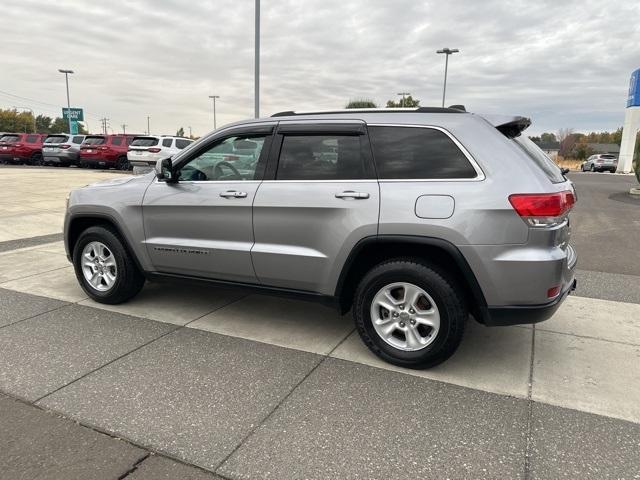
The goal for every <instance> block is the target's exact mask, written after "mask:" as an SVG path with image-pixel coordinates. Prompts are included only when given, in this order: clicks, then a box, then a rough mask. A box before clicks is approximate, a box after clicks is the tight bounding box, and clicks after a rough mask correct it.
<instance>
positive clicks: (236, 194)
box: [220, 190, 247, 198]
mask: <svg viewBox="0 0 640 480" xmlns="http://www.w3.org/2000/svg"><path fill="white" fill-rule="evenodd" d="M220 196H221V197H224V198H246V196H247V192H238V191H236V190H227V191H226V192H221V193H220Z"/></svg>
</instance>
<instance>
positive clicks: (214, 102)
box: [209, 95, 220, 130]
mask: <svg viewBox="0 0 640 480" xmlns="http://www.w3.org/2000/svg"><path fill="white" fill-rule="evenodd" d="M209 98H210V99H212V100H213V129H214V130H215V129H216V98H220V95H209Z"/></svg>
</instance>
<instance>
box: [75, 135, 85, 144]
mask: <svg viewBox="0 0 640 480" xmlns="http://www.w3.org/2000/svg"><path fill="white" fill-rule="evenodd" d="M83 140H84V137H83V136H78V137H73V143H77V144H78V145H80V144H81V143H82V141H83Z"/></svg>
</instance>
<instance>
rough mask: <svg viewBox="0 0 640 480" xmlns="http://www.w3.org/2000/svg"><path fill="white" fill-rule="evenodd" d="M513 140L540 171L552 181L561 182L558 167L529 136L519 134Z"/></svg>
mask: <svg viewBox="0 0 640 480" xmlns="http://www.w3.org/2000/svg"><path fill="white" fill-rule="evenodd" d="M513 141H514V142H516V144H517V145H518V146H519V147H520V148H521V149H522V151H524V153H526V154H527V156H528V157H529V158H530V159H531V160H533V161H534V162H535V163H536V164H537V165H538V166H539V167H540V168H541V169H542V171H543V172H544V173H545V174H546V175H547V177H549V180H551V182H552V183H562V182H564V181H565V178H564V176H563V175H562V172H561V171H560V167H559V166H558V165H556V163H555V162H554V161H553V160H551V159H550V158H549V157H548V156H547V154H546V153H544V152H543V151H542V150H540V148H539V147H538V146H537V145H536V144H535V143H533V142H532V141H531V140H530V139H529V137H527V136H525V135H520V136H518V137H516V138H514V139H513Z"/></svg>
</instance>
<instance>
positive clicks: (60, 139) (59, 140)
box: [44, 135, 68, 143]
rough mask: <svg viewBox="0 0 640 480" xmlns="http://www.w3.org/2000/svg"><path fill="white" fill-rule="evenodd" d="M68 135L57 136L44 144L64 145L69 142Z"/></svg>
mask: <svg viewBox="0 0 640 480" xmlns="http://www.w3.org/2000/svg"><path fill="white" fill-rule="evenodd" d="M67 138H68V137H67V136H66V135H55V136H52V137H47V138H46V140H45V141H44V143H64V142H66V141H67Z"/></svg>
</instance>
